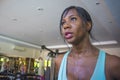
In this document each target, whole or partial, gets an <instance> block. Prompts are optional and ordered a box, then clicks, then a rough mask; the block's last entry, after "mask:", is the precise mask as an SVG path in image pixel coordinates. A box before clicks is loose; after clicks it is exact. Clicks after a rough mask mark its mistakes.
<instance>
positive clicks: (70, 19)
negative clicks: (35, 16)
mask: <svg viewBox="0 0 120 80" xmlns="http://www.w3.org/2000/svg"><path fill="white" fill-rule="evenodd" d="M61 31H62V35H63V37H64V38H65V40H66V41H67V42H68V43H70V44H78V42H80V41H81V40H83V38H84V37H85V34H86V28H85V25H84V23H83V21H82V19H81V18H80V17H79V15H78V13H77V11H76V10H75V9H70V10H69V11H68V13H65V14H64V15H63V18H62V25H61Z"/></svg>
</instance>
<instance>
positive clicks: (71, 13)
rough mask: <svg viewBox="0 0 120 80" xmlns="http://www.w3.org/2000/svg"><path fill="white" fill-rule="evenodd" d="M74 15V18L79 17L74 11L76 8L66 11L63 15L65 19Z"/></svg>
mask: <svg viewBox="0 0 120 80" xmlns="http://www.w3.org/2000/svg"><path fill="white" fill-rule="evenodd" d="M72 15H73V16H78V12H77V10H76V9H74V8H73V9H69V10H67V11H65V12H64V14H63V18H65V17H68V16H72Z"/></svg>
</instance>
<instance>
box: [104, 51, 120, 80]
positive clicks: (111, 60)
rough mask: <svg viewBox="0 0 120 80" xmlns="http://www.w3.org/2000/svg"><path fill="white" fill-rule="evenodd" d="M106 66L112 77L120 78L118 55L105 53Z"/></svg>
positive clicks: (119, 58)
mask: <svg viewBox="0 0 120 80" xmlns="http://www.w3.org/2000/svg"><path fill="white" fill-rule="evenodd" d="M106 66H107V70H109V72H110V75H112V77H113V78H116V80H118V79H120V74H119V73H120V57H118V56H116V55H111V54H108V53H107V56H106Z"/></svg>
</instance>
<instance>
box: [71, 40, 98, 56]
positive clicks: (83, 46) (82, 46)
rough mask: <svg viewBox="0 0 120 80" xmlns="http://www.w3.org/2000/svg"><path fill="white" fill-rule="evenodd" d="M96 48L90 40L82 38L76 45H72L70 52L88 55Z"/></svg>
mask: <svg viewBox="0 0 120 80" xmlns="http://www.w3.org/2000/svg"><path fill="white" fill-rule="evenodd" d="M95 50H97V49H96V48H95V47H94V46H93V45H92V44H91V42H90V41H89V39H88V40H84V41H83V42H80V43H79V44H77V45H73V47H72V51H71V54H74V55H75V54H76V55H89V54H91V53H93V51H95ZM88 53H89V54H88Z"/></svg>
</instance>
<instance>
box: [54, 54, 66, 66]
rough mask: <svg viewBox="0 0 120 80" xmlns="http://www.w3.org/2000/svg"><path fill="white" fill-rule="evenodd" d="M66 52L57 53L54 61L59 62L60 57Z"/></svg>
mask: <svg viewBox="0 0 120 80" xmlns="http://www.w3.org/2000/svg"><path fill="white" fill-rule="evenodd" d="M65 53H66V52H62V53H58V54H57V56H56V58H55V63H56V64H61V61H62V58H63V56H64V54H65Z"/></svg>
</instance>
